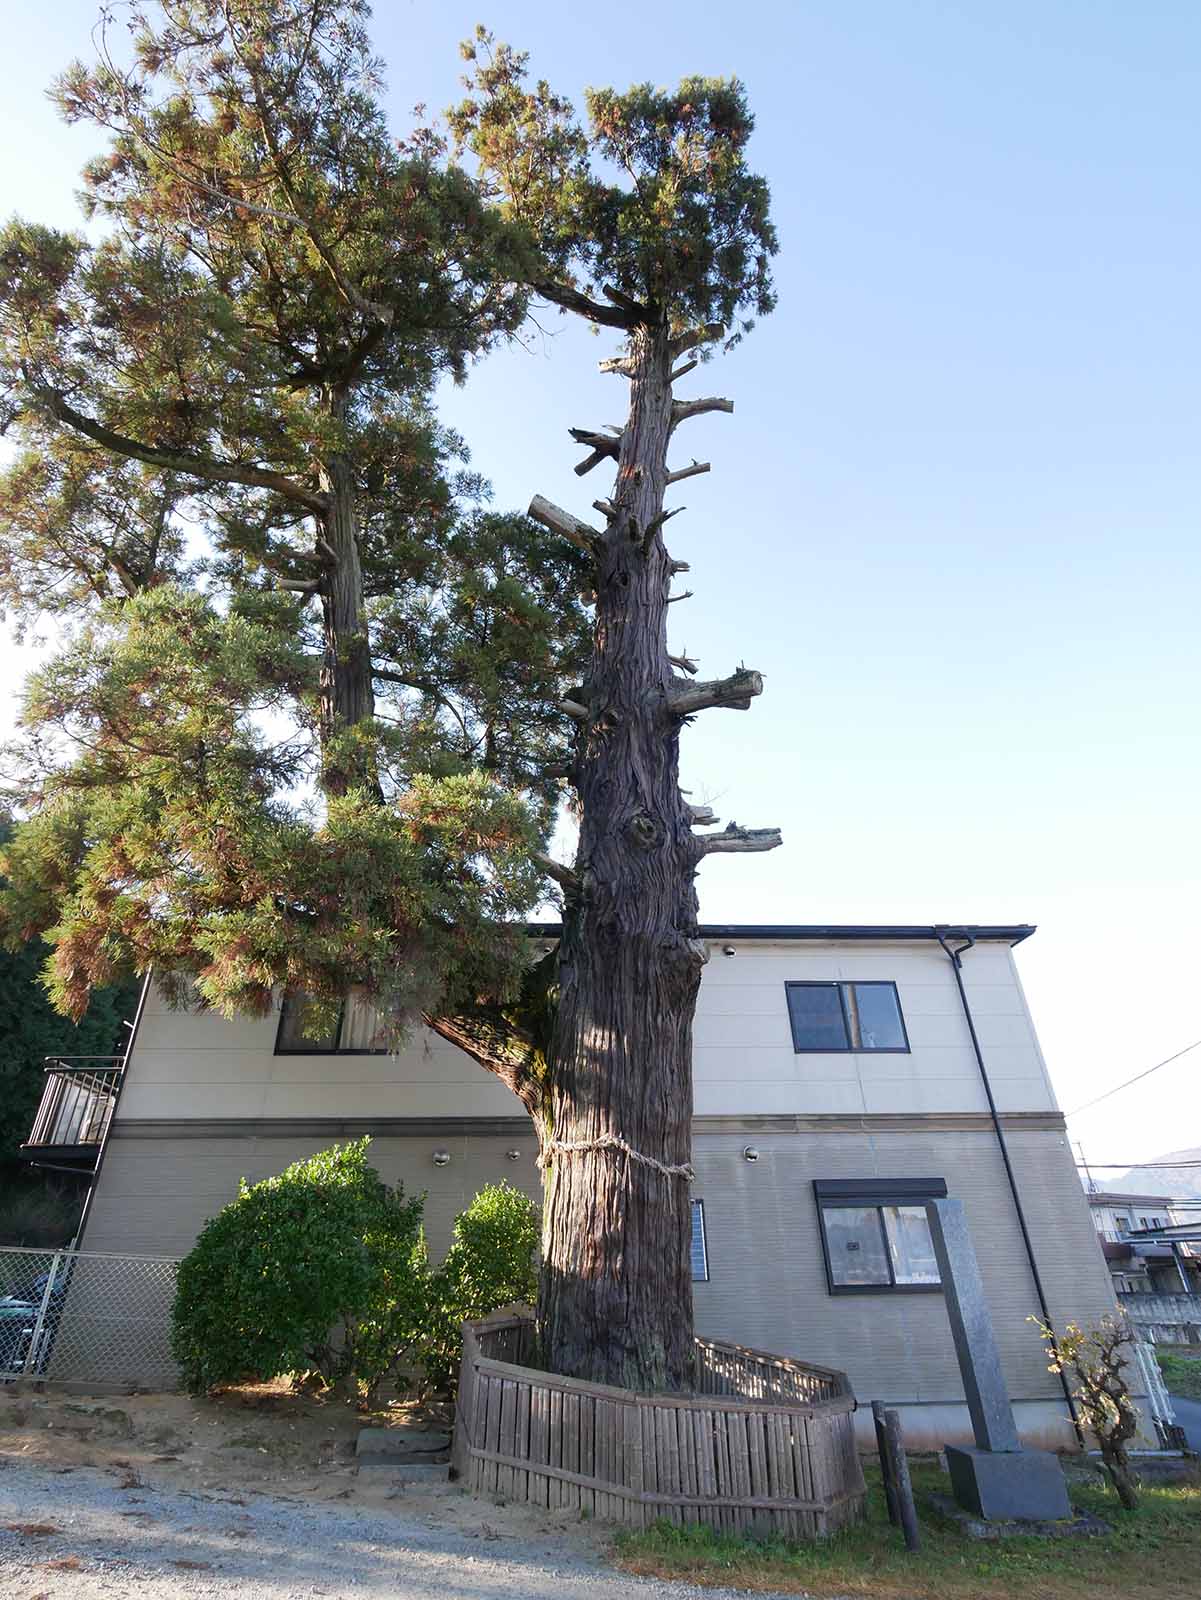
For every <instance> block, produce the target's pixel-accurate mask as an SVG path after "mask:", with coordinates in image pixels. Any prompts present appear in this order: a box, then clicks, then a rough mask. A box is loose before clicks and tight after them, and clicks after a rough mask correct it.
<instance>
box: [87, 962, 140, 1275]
mask: <svg viewBox="0 0 1201 1600" xmlns="http://www.w3.org/2000/svg"><path fill="white" fill-rule="evenodd" d="M153 976H154V972H153V969H151V970H150V971H149V972H147V974H146V976H145V977H144V978H143V979H142V992H141V993H140V994H139V995H138V1005H137V1010H136V1011H135V1012H134V1014H133V1021H132V1022H131V1023H130V1022H127V1023H125V1024H124V1026H125V1027H127V1028H128V1029H129V1043H128V1044H127V1045H126V1046H125V1059H124V1061H123V1062H122V1064H121V1076H120V1078H119V1079H118V1080H117V1092H116V1094H115V1095H114V1096H113V1109H112V1111H111V1112H110V1113H109V1119H108V1127H107V1128H105V1130H104V1143H103V1144H102V1145H101V1146H100V1152H99V1154H98V1155H97V1157H96V1165H95V1167H94V1168H93V1169H92V1181H91V1182H90V1183H89V1184H88V1192H87V1194H86V1195H85V1196H84V1202H83V1210H82V1211H81V1212H80V1213H79V1226H78V1228H76V1230H75V1239H74V1242H73V1244H72V1249H75V1250H82V1249H83V1230H84V1229H85V1228H86V1227H87V1225H88V1219H89V1217H90V1216H91V1214H92V1201H93V1199H94V1198H95V1195H96V1190H97V1189H98V1188H99V1186H100V1169H101V1168H102V1167H103V1166H104V1157H105V1155H106V1154H107V1153H108V1142H109V1140H110V1139H111V1138H112V1136H113V1123H114V1122H115V1121H116V1120H117V1112H118V1110H119V1109H120V1106H121V1092H122V1090H123V1089H124V1088H125V1078H126V1075H127V1073H128V1072H129V1062H130V1058H131V1057H132V1055H133V1047H134V1045H135V1044H136V1043H137V1038H138V1029H139V1028H140V1027H141V1025H142V1013H143V1011H145V1009H146V997H147V995H148V994H149V993H150V982H151V979H152V978H153Z"/></svg>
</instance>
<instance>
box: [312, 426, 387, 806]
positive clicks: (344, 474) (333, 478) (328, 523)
mask: <svg viewBox="0 0 1201 1600" xmlns="http://www.w3.org/2000/svg"><path fill="white" fill-rule="evenodd" d="M321 486H322V488H323V489H324V491H325V493H326V495H327V496H328V501H329V506H328V510H327V512H326V514H325V517H324V527H323V537H324V541H325V545H326V550H325V552H324V559H325V568H324V574H325V575H324V580H323V582H322V585H321V591H320V593H321V617H322V625H323V630H324V634H325V648H324V651H323V653H322V658H321V678H320V694H321V747H322V752H323V755H324V761H325V770H324V780H323V782H324V787H325V789H326V791H327V793H330V794H342V793H345V791H346V790H347V789H348V788H350V787H351V786H352V784H354V783H356V782H372V781H373V774H372V773H371V772H370V771H365V770H363V766H362V759H361V756H356V755H355V754H354V753H353V752H350V751H347V750H345V749H342V748H340V746H339V744H338V740H337V735H338V734H339V732H340V731H341V732H345V730H346V729H348V728H351V727H353V726H354V724H355V723H357V722H362V721H365V720H366V719H367V718H369V717H372V716H374V715H375V690H374V684H373V681H372V675H371V642H370V638H369V636H368V629H367V606H366V600H365V597H364V594H363V571H362V565H361V563H360V560H359V539H358V521H357V517H356V512H355V486H354V475H353V473H352V471H351V467H350V463H349V462H348V461H347V460H346V459H345V457H343V456H333V457H331V459H330V461H329V462H328V463H327V464H326V466H325V467H324V468H323V470H322V474H321Z"/></svg>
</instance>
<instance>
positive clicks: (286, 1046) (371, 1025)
mask: <svg viewBox="0 0 1201 1600" xmlns="http://www.w3.org/2000/svg"><path fill="white" fill-rule="evenodd" d="M304 1013H305V1001H304V996H303V995H295V994H289V995H285V996H284V1003H283V1008H282V1010H281V1011H280V1017H279V1032H278V1033H277V1034H276V1036H275V1053H276V1055H277V1056H334V1055H357V1056H386V1055H389V1054H390V1053H391V1049H392V1047H391V1045H390V1044H389V1042H388V1029H387V1026H386V1023H385V1021H384V1019H383V1018H382V1017H381V1016H380V1014H379V1012H378V1011H377V1010H376V1009H375V1007H374V1006H373V1005H371V1004H370V1002H369V1001H367V1000H365V999H364V998H363V997H362V996H361V995H357V994H354V993H353V992H352V993H351V994H349V995H347V997H346V999H345V1000H343V1002H342V1006H341V1009H340V1011H339V1012H338V1017H337V1021H336V1022H335V1023H334V1024H333V1026H332V1027H329V1028H326V1029H325V1030H324V1031H323V1032H321V1033H318V1034H315V1035H314V1034H313V1033H311V1032H308V1033H306V1032H305V1015H304Z"/></svg>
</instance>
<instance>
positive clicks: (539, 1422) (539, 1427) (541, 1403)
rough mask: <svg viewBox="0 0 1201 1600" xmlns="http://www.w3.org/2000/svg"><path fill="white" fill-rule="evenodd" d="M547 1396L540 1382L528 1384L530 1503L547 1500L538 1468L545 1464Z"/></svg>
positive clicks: (545, 1485) (541, 1475)
mask: <svg viewBox="0 0 1201 1600" xmlns="http://www.w3.org/2000/svg"><path fill="white" fill-rule="evenodd" d="M548 1398H549V1396H548V1394H547V1390H546V1389H545V1388H544V1387H543V1385H542V1384H540V1383H533V1384H531V1385H530V1481H529V1496H530V1500H531V1502H532V1504H534V1505H536V1506H544V1505H546V1501H547V1477H546V1473H545V1472H541V1471H539V1470H538V1469H539V1468H540V1467H545V1465H546V1434H547V1428H546V1406H547V1400H548Z"/></svg>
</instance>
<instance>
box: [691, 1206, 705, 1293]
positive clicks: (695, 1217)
mask: <svg viewBox="0 0 1201 1600" xmlns="http://www.w3.org/2000/svg"><path fill="white" fill-rule="evenodd" d="M691 1210H692V1235H691V1239H690V1241H689V1256H690V1259H691V1263H692V1281H693V1283H708V1281H709V1240H708V1237H707V1236H706V1233H705V1202H704V1201H703V1200H693V1201H692V1205H691Z"/></svg>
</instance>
